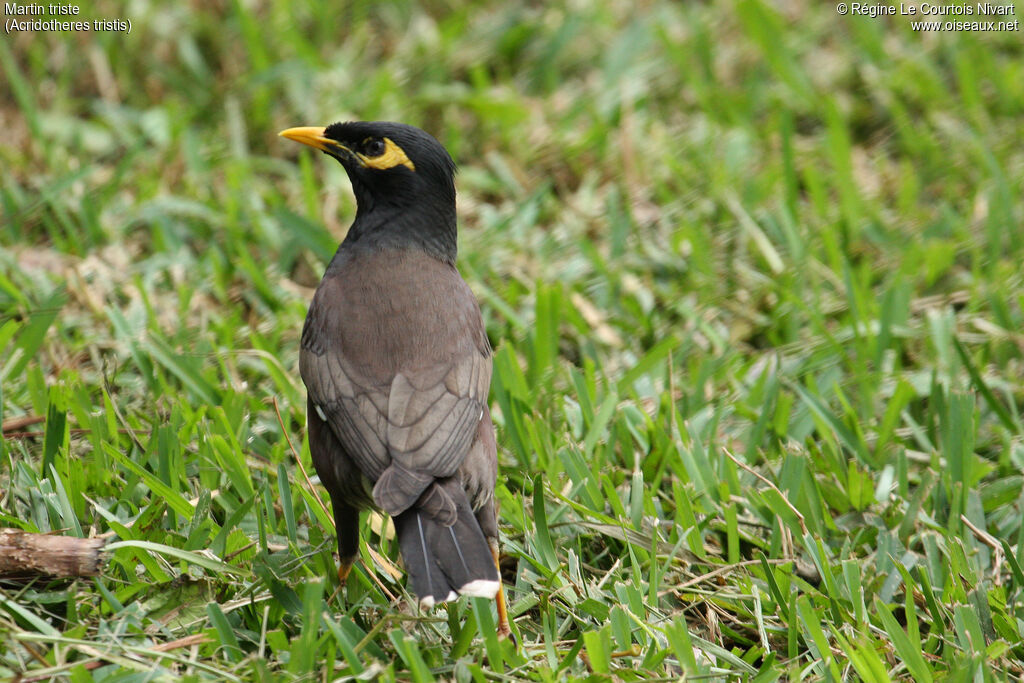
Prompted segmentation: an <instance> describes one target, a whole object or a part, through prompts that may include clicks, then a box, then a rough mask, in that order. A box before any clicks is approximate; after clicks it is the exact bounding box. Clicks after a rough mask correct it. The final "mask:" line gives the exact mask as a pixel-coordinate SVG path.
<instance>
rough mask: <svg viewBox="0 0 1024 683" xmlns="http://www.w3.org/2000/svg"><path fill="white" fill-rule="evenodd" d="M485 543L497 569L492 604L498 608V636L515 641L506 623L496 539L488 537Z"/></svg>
mask: <svg viewBox="0 0 1024 683" xmlns="http://www.w3.org/2000/svg"><path fill="white" fill-rule="evenodd" d="M487 543H488V544H489V545H490V546H491V556H492V557H494V566H495V567H496V568H497V570H498V594H497V595H495V596H494V604H495V606H496V607H497V608H498V637H499V638H511V639H512V642H513V643H515V640H516V639H515V636H513V635H512V629H511V628H509V625H508V607H507V606H506V605H505V587H504V585H503V584H502V583H501V564H500V563H499V562H498V539H497V538H489V539H487Z"/></svg>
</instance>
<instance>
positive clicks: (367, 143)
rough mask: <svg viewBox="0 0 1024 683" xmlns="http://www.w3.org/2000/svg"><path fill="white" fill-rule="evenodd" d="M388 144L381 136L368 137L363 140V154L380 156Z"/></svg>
mask: <svg viewBox="0 0 1024 683" xmlns="http://www.w3.org/2000/svg"><path fill="white" fill-rule="evenodd" d="M385 148H386V145H385V144H384V141H383V140H381V139H380V138H367V139H366V140H363V154H365V155H366V156H368V157H379V156H380V155H381V154H383V153H384V149H385Z"/></svg>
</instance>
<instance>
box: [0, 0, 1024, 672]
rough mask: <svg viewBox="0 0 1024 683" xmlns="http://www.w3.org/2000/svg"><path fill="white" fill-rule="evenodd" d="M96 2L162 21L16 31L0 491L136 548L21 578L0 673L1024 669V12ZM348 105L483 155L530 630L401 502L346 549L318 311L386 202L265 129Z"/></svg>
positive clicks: (3, 296)
mask: <svg viewBox="0 0 1024 683" xmlns="http://www.w3.org/2000/svg"><path fill="white" fill-rule="evenodd" d="M1016 11H1017V14H1016V15H1012V16H1009V17H1000V18H1001V19H1010V20H1016V19H1019V18H1020V14H1021V13H1022V11H1021V10H1020V9H1017V10H1016ZM80 12H81V14H80V15H79V18H80V19H85V20H88V21H93V20H101V21H109V22H113V23H112V24H109V25H116V22H118V21H125V22H126V23H127V22H128V21H130V22H131V30H130V31H129V32H125V31H110V30H107V31H104V30H100V31H97V30H90V31H88V32H84V31H78V32H75V31H42V30H40V31H23V32H18V31H15V32H12V33H8V34H5V35H4V36H3V38H2V39H0V74H2V75H0V122H2V127H3V142H2V143H0V419H2V422H3V425H4V434H3V440H2V441H0V527H14V528H19V529H23V530H25V531H31V532H58V533H60V534H63V535H67V536H82V537H94V536H103V537H104V538H106V539H107V540H108V546H107V550H108V552H107V554H106V563H105V565H104V568H103V571H102V573H101V574H100V575H99V576H98V577H95V578H87V579H77V580H68V579H50V578H35V579H31V580H19V581H7V582H3V583H0V679H8V678H10V679H12V680H16V681H36V680H50V679H51V678H54V679H58V680H70V681H75V682H78V681H88V680H102V681H143V680H145V681H151V680H177V679H179V678H182V679H186V680H227V681H230V680H311V681H312V680H325V681H333V680H375V679H378V680H383V681H392V680H400V681H416V682H417V683H419V682H421V681H429V680H433V679H447V680H457V681H471V680H473V681H485V680H492V681H513V680H533V681H563V680H596V681H600V680H609V681H611V680H618V681H631V680H664V681H676V680H755V681H759V682H764V681H773V680H787V681H803V680H809V681H839V680H850V681H853V680H864V681H887V680H901V681H915V682H922V681H932V680H952V681H999V680H1019V678H1020V677H1021V676H1024V666H1022V664H1021V661H1022V660H1024V570H1022V567H1024V524H1022V520H1024V416H1022V410H1024V332H1022V330H1024V266H1022V263H1024V203H1022V201H1021V197H1022V196H1024V144H1022V141H1024V40H1022V33H1021V31H1020V30H1019V28H1018V30H1004V31H988V32H983V31H977V32H969V31H962V32H955V31H922V32H918V31H914V30H913V28H912V26H911V24H910V20H909V18H908V17H905V16H899V15H896V16H876V17H870V16H867V15H845V16H841V15H839V14H838V13H837V11H836V7H835V5H833V4H829V3H807V2H778V3H775V2H770V1H769V0H709V1H708V2H686V3H679V2H672V1H670V0H649V1H647V2H641V3H631V2H626V1H625V0H612V1H610V2H604V3H590V2H585V1H577V2H570V1H568V0H555V1H554V2H551V3H531V4H528V5H522V6H521V5H518V4H514V3H501V2H497V1H495V0H480V1H478V2H466V1H464V0H447V1H444V2H442V1H438V0H433V1H431V2H428V3H425V4H424V5H423V6H419V5H417V4H415V3H411V2H406V1H404V0H394V1H391V2H380V3H374V2H354V3H319V2H311V1H309V0H305V1H299V2H293V1H285V0H245V1H243V0H224V1H223V2H212V3H184V2H154V3H117V2H111V1H109V0H98V1H97V2H95V3H89V4H83V5H81V6H80ZM53 18H56V17H49V16H43V17H27V18H26V19H34V20H44V19H53ZM60 18H61V19H62V20H63V19H67V18H68V17H60ZM946 18H948V17H946ZM6 19H8V17H5V20H6ZM346 119H369V120H373V119H388V120H400V121H404V122H407V123H411V124H414V125H418V126H421V127H423V128H425V129H426V130H428V131H430V132H431V133H433V134H434V135H435V136H436V137H437V138H438V139H440V140H441V141H442V142H443V143H444V144H445V145H446V147H447V148H448V149H449V150H450V152H451V153H452V155H453V157H454V158H455V160H456V161H457V162H458V164H459V167H460V171H459V176H458V178H457V183H458V189H459V216H460V251H459V268H460V270H461V272H462V274H463V276H464V277H465V278H466V280H467V281H468V282H469V283H470V286H471V287H472V289H473V290H474V292H475V293H476V294H477V296H478V298H479V300H480V302H481V305H482V308H483V312H484V319H485V323H486V327H487V332H488V335H489V336H490V339H491V342H492V345H493V346H494V347H495V349H496V355H495V359H494V380H493V383H492V388H491V406H492V412H493V414H494V418H495V423H496V426H497V434H498V450H499V460H500V474H499V480H498V487H497V493H496V495H497V498H498V500H499V502H500V505H501V512H500V522H501V533H502V542H503V555H504V556H503V560H502V570H503V574H504V579H505V582H506V590H507V591H508V595H509V598H510V611H511V615H512V616H513V618H514V621H513V631H514V632H515V634H516V635H517V637H518V640H519V647H518V648H517V647H515V646H513V644H512V643H510V642H507V641H498V640H497V639H496V637H495V636H494V618H495V617H494V612H493V605H491V604H490V603H489V602H488V601H486V600H481V599H468V598H464V599H462V600H460V601H458V602H456V603H453V604H451V605H449V606H448V607H447V608H446V609H438V610H434V611H431V612H428V613H425V612H420V611H418V610H417V609H416V608H415V606H414V605H415V601H414V600H413V599H412V598H411V596H410V594H409V593H408V591H407V590H406V589H405V587H404V585H405V582H404V573H403V571H402V569H401V562H400V559H399V557H398V552H397V543H396V542H395V540H394V538H393V532H392V529H391V527H390V523H389V522H388V521H387V520H386V519H385V518H382V517H381V516H380V515H377V514H369V513H366V514H365V524H364V525H363V527H362V534H363V540H364V541H365V543H364V545H363V548H362V551H361V558H360V561H359V562H358V563H357V565H356V568H355V570H354V571H353V574H352V576H351V577H350V579H349V581H348V583H347V586H345V587H341V586H339V585H338V580H337V577H336V575H335V573H334V570H335V567H336V556H335V539H334V533H333V521H332V518H331V516H330V514H329V512H328V510H327V509H326V508H325V507H324V503H326V502H327V498H326V495H325V492H324V491H323V489H322V488H320V487H319V485H318V484H317V483H316V482H315V480H313V481H311V480H310V479H309V478H308V477H307V476H306V474H307V473H308V474H309V476H310V477H311V476H313V474H314V472H313V470H312V467H311V465H310V459H309V449H308V445H307V443H306V440H305V406H306V403H305V390H304V388H303V386H302V383H301V381H300V380H299V377H298V340H299V334H300V332H301V327H302V321H303V317H304V315H305V311H306V307H307V305H308V303H309V299H310V297H311V295H312V292H313V288H314V287H315V286H316V283H317V282H318V281H319V278H320V275H321V274H322V272H323V268H324V266H325V264H326V263H327V261H328V260H329V259H330V257H331V255H332V254H333V252H334V250H335V248H336V246H337V244H338V242H339V241H340V240H341V239H342V237H343V236H344V234H345V230H346V227H347V225H348V224H349V223H350V221H351V220H352V217H353V214H354V210H355V204H354V199H353V196H352V193H351V188H350V185H349V183H348V180H347V178H346V176H345V174H344V171H343V169H342V168H341V167H340V166H339V165H338V164H337V163H335V162H334V161H332V160H331V159H328V158H326V157H324V156H323V155H320V154H317V153H314V152H313V151H311V150H306V149H304V148H300V146H299V145H295V144H293V143H289V142H287V141H284V140H281V139H279V138H277V137H276V134H277V132H278V131H280V130H281V129H284V128H287V127H290V126H298V125H325V124H328V123H331V122H334V121H336V120H346ZM321 501H323V502H321Z"/></svg>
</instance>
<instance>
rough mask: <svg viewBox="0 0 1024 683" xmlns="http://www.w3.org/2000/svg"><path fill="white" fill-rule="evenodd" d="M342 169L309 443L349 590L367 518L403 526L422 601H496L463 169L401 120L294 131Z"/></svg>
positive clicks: (307, 333)
mask: <svg viewBox="0 0 1024 683" xmlns="http://www.w3.org/2000/svg"><path fill="white" fill-rule="evenodd" d="M280 135H282V136H283V137H286V138H288V139H290V140H295V141H296V142H301V143H303V144H305V145H309V146H311V147H315V148H317V149H319V150H321V151H322V152H324V153H325V154H328V155H330V156H332V157H334V158H335V159H337V160H338V161H339V162H341V165H342V166H344V168H345V171H346V172H347V173H348V176H349V179H350V180H351V182H352V189H353V190H354V192H355V196H356V203H357V209H356V217H355V221H354V222H353V223H352V227H350V228H349V231H348V234H347V235H346V237H345V239H344V241H342V243H341V246H340V247H339V248H338V251H337V252H336V253H335V254H334V258H333V259H331V262H330V264H329V265H328V266H327V271H326V272H325V273H324V277H323V280H322V281H321V282H320V286H319V287H318V288H317V290H316V294H314V296H313V302H312V303H311V304H310V307H309V312H308V313H307V315H306V323H305V326H304V327H303V330H302V346H301V350H300V352H299V369H300V372H301V374H302V381H303V382H304V383H305V384H306V389H307V392H308V407H307V421H308V425H309V427H308V428H309V447H310V451H311V453H312V456H313V464H314V466H315V467H316V471H317V473H318V474H319V475H320V481H321V482H322V483H323V485H324V486H325V487H326V488H327V491H328V492H329V493H330V495H331V502H332V503H333V506H334V520H335V523H336V525H337V530H338V554H339V556H340V559H341V566H340V568H339V570H338V575H339V577H340V578H341V579H342V581H343V582H344V580H345V579H346V578H347V576H348V573H349V570H350V569H351V567H352V564H353V562H355V558H356V554H357V552H358V548H359V511H360V510H361V509H364V508H366V507H370V506H373V507H377V508H379V509H381V510H383V511H385V512H387V513H388V514H390V515H391V517H392V518H393V520H394V523H395V530H396V532H397V534H398V543H399V548H400V549H401V553H402V558H403V560H404V563H405V568H406V571H407V572H408V574H409V584H410V585H411V587H412V590H413V591H414V592H415V593H416V595H417V596H419V600H420V605H421V606H422V607H424V608H430V607H433V606H434V605H435V604H437V603H441V602H445V601H448V600H454V599H455V598H456V597H457V596H459V595H472V596H477V597H488V598H495V599H496V600H497V605H498V619H499V632H500V633H501V634H502V635H508V633H509V627H508V617H507V614H506V610H505V603H504V598H503V594H502V590H501V579H500V576H499V574H498V568H497V561H498V520H497V510H496V506H495V502H494V485H495V479H496V477H497V469H498V459H497V450H496V445H495V440H494V426H493V425H492V424H491V415H490V411H489V410H488V407H487V393H488V389H489V387H490V382H491V346H490V343H489V342H488V340H487V335H486V333H485V332H484V325H483V320H482V318H481V317H480V306H479V304H477V301H476V298H475V297H474V296H473V293H472V291H470V289H469V286H468V285H467V284H466V283H465V281H464V280H463V279H462V277H461V276H460V275H459V271H458V270H457V269H456V267H455V255H456V218H455V163H454V162H453V161H452V158H451V156H449V154H448V152H447V151H446V150H445V149H444V147H442V146H441V144H440V143H439V142H438V141H437V140H435V139H434V138H433V137H431V136H430V135H428V134H427V133H425V132H424V131H422V130H420V129H418V128H414V127H412V126H408V125H405V124H400V123H386V122H372V123H371V122H350V123H335V124H333V125H330V126H327V127H326V128H315V127H304V128H289V129H288V130H285V131H282V132H281V133H280Z"/></svg>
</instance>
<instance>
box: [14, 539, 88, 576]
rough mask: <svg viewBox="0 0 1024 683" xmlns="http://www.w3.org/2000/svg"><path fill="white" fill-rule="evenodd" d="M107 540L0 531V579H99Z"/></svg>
mask: <svg viewBox="0 0 1024 683" xmlns="http://www.w3.org/2000/svg"><path fill="white" fill-rule="evenodd" d="M106 544H107V539H105V538H75V537H73V536H51V535H49V534H32V533H28V532H27V531H22V530H20V529H0V578H14V577H25V576H33V575H38V574H46V575H49V576H58V577H74V576H96V575H97V574H99V573H100V567H101V565H102V558H101V557H100V553H101V552H102V551H103V546H105V545H106Z"/></svg>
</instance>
